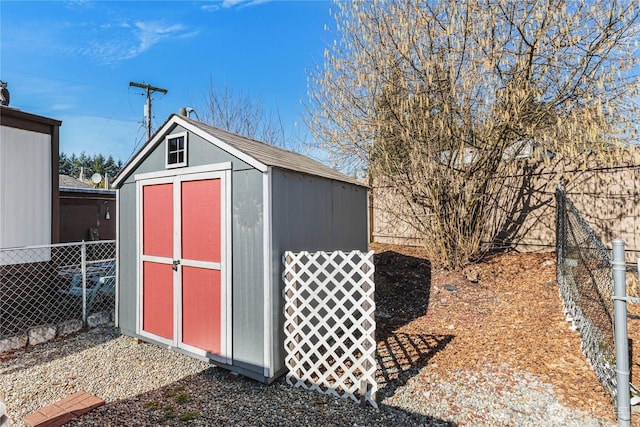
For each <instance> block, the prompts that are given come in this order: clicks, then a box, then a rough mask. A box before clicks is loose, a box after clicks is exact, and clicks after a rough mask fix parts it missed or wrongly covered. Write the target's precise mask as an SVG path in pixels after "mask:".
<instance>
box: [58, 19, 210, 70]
mask: <svg viewBox="0 0 640 427" xmlns="http://www.w3.org/2000/svg"><path fill="white" fill-rule="evenodd" d="M78 25H79V24H75V26H76V28H77V27H78ZM198 33H199V30H198V29H193V28H189V27H187V26H185V25H183V24H179V23H172V24H169V23H167V22H165V21H135V22H134V23H129V22H119V23H103V24H100V25H98V26H94V27H93V30H92V32H91V35H90V37H87V38H85V40H87V41H86V42H84V43H83V44H82V45H80V46H75V47H67V48H66V49H65V51H66V53H69V54H80V55H83V56H87V57H89V58H92V59H94V60H96V61H99V62H101V63H103V64H114V63H118V62H122V61H126V60H129V59H133V58H135V57H137V56H139V55H141V54H143V53H145V52H148V51H150V50H151V49H153V48H154V47H155V46H157V45H159V44H161V43H163V42H166V41H169V40H177V39H184V38H189V37H194V36H196V35H197V34H198Z"/></svg>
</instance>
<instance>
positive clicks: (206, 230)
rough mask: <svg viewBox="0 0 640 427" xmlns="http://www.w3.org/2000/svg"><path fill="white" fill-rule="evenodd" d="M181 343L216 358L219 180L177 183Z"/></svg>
mask: <svg viewBox="0 0 640 427" xmlns="http://www.w3.org/2000/svg"><path fill="white" fill-rule="evenodd" d="M180 193H181V235H182V242H181V248H180V250H181V259H180V264H181V266H182V289H181V290H182V292H181V293H182V307H181V308H182V310H181V311H182V328H181V343H182V344H184V345H187V346H193V347H196V348H199V349H202V350H206V351H207V352H209V353H213V354H220V340H221V312H222V310H221V308H222V307H221V297H222V295H221V283H220V279H221V277H220V270H221V258H220V255H221V250H222V242H221V238H220V237H221V229H222V223H221V213H222V206H221V205H222V203H221V202H222V200H221V194H220V179H203V180H193V181H182V182H181V191H180Z"/></svg>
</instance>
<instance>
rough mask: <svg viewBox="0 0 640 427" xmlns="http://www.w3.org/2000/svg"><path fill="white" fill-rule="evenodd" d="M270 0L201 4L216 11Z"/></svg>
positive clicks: (224, 0)
mask: <svg viewBox="0 0 640 427" xmlns="http://www.w3.org/2000/svg"><path fill="white" fill-rule="evenodd" d="M269 1H271V0H222V1H221V2H215V3H213V4H207V5H204V6H201V9H202V10H205V11H207V12H215V11H217V10H220V9H231V8H234V7H235V8H237V9H241V8H245V7H251V6H256V5H259V4H263V3H267V2H269Z"/></svg>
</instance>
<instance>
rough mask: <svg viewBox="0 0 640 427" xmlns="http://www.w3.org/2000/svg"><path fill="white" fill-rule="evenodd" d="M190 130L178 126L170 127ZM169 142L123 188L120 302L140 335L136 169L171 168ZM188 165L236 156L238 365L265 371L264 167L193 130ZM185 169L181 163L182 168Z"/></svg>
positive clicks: (122, 315) (128, 327) (123, 319)
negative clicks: (167, 153)
mask: <svg viewBox="0 0 640 427" xmlns="http://www.w3.org/2000/svg"><path fill="white" fill-rule="evenodd" d="M182 131H184V129H183V128H181V127H179V126H177V127H175V128H174V129H172V130H171V132H170V133H178V132H182ZM164 150H165V145H164V142H161V143H160V144H158V146H157V147H156V148H155V149H154V150H152V151H151V152H150V153H149V155H148V156H147V157H146V158H145V159H144V160H143V161H142V162H141V163H140V164H139V165H138V167H137V168H136V169H135V171H133V173H132V174H131V175H130V176H129V177H128V178H127V179H126V181H125V182H124V183H123V185H122V186H121V188H120V227H119V230H118V231H119V237H118V242H119V245H120V257H119V258H120V261H119V262H120V270H119V284H120V302H119V303H120V306H119V310H118V311H119V321H120V327H121V328H122V331H123V332H124V333H126V334H128V335H134V336H135V335H136V334H135V331H136V307H137V300H136V280H137V265H136V259H137V254H136V185H135V180H134V178H135V175H136V174H141V173H148V172H157V171H162V170H164V169H165V151H164ZM188 156H189V158H188V166H201V165H208V164H215V163H223V162H231V163H232V176H231V188H232V191H231V200H232V207H231V215H232V230H231V235H230V237H231V239H232V240H231V245H232V271H231V275H232V301H233V302H232V307H233V315H232V316H233V317H232V325H233V326H232V328H233V332H232V356H233V360H234V362H233V363H234V365H236V364H237V365H238V366H240V367H241V368H243V369H245V370H249V371H252V372H256V373H258V374H259V375H260V376H261V375H262V374H263V368H264V366H263V365H264V356H263V354H264V314H263V313H264V311H263V299H264V298H263V296H264V261H263V260H264V258H263V253H264V244H263V230H264V228H263V223H264V222H263V218H264V214H263V203H262V173H261V172H260V171H258V170H256V169H254V168H252V167H251V166H249V165H248V164H246V163H245V162H243V161H241V160H239V159H237V158H236V157H233V156H231V155H230V154H229V153H227V152H225V151H223V150H221V149H219V148H218V147H216V146H214V145H212V144H211V143H209V142H208V141H205V140H204V139H202V138H200V137H198V136H196V135H194V134H190V135H189V148H188ZM176 173H179V169H176Z"/></svg>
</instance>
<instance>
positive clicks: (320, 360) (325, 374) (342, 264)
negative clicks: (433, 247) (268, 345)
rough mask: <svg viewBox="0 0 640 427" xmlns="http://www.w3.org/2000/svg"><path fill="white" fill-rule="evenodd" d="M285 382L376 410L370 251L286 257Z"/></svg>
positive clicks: (284, 276)
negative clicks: (362, 404) (286, 370)
mask: <svg viewBox="0 0 640 427" xmlns="http://www.w3.org/2000/svg"><path fill="white" fill-rule="evenodd" d="M283 263H284V267H285V268H284V273H283V279H284V283H285V289H284V298H285V324H284V328H285V350H286V352H287V356H286V361H285V364H286V366H287V368H288V369H289V373H288V374H287V382H288V383H289V384H291V385H293V386H296V387H303V388H306V389H308V390H316V391H319V392H321V393H326V394H332V395H334V396H339V397H349V398H351V399H353V400H354V401H356V402H358V401H361V400H366V401H367V402H369V403H370V404H371V405H372V406H374V407H376V408H377V407H378V405H377V403H376V401H375V394H376V391H377V389H378V385H377V383H376V381H375V371H376V360H375V351H376V341H375V330H376V323H375V318H374V312H375V302H374V291H375V286H374V281H373V273H374V264H373V252H368V253H363V252H359V251H353V252H348V253H346V252H340V251H336V252H329V253H328V252H315V253H309V252H299V253H294V252H285V254H284V256H283Z"/></svg>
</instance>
